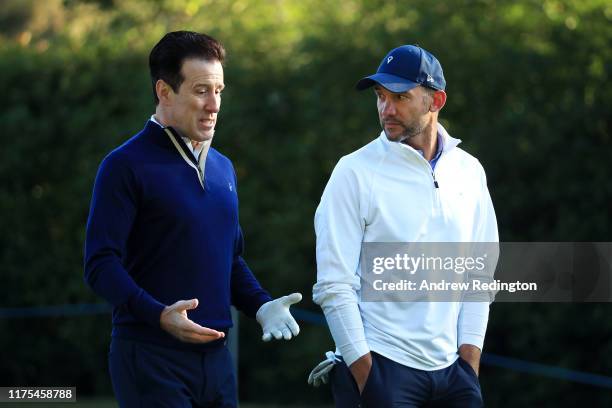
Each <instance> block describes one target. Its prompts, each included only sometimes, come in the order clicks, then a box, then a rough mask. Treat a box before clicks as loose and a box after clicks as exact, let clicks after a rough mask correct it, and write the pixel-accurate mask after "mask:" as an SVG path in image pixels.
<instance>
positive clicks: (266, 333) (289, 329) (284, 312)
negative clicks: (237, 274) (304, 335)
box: [255, 293, 302, 341]
mask: <svg viewBox="0 0 612 408" xmlns="http://www.w3.org/2000/svg"><path fill="white" fill-rule="evenodd" d="M300 300H302V294H301V293H292V294H290V295H287V296H283V297H281V298H278V299H274V300H271V301H269V302H266V303H264V304H263V305H261V307H260V308H259V310H258V311H257V314H256V315H255V318H256V319H257V321H258V322H259V324H260V325H261V328H262V329H263V336H262V337H261V339H262V340H263V341H270V340H272V337H274V338H275V339H276V340H280V339H285V340H291V337H292V336H297V335H298V333H299V332H300V326H298V324H297V322H296V321H295V319H294V318H293V316H291V313H290V312H289V306H291V305H293V304H294V303H297V302H299V301H300Z"/></svg>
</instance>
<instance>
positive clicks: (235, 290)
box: [230, 227, 272, 318]
mask: <svg viewBox="0 0 612 408" xmlns="http://www.w3.org/2000/svg"><path fill="white" fill-rule="evenodd" d="M243 251H244V238H243V236H242V229H241V228H240V227H238V232H237V235H236V246H235V252H234V261H233V264H232V277H231V283H230V286H231V295H232V304H233V305H234V306H236V308H237V309H238V310H240V311H242V312H244V313H245V314H246V315H247V316H249V317H251V318H255V314H256V313H257V311H258V310H259V308H260V307H261V305H263V304H264V303H266V302H269V301H270V300H272V298H271V297H270V295H269V294H268V292H266V291H265V290H264V289H263V288H262V287H261V285H260V284H259V282H258V281H257V278H255V275H253V272H251V269H249V267H248V265H247V263H246V261H245V260H244V259H243V258H242V253H243Z"/></svg>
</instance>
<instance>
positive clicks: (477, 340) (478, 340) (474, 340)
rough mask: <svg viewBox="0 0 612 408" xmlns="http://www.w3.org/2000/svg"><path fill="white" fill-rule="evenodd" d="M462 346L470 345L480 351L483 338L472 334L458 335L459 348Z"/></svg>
mask: <svg viewBox="0 0 612 408" xmlns="http://www.w3.org/2000/svg"><path fill="white" fill-rule="evenodd" d="M463 344H471V345H473V346H476V347H478V348H479V349H480V350H481V351H482V346H483V345H484V336H481V335H479V334H472V333H463V334H461V333H460V334H459V346H461V345H463Z"/></svg>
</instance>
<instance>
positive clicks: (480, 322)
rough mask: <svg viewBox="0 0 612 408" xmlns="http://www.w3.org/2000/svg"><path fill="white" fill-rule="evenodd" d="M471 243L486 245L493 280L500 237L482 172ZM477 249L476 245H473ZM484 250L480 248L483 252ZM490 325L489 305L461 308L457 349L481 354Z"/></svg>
mask: <svg viewBox="0 0 612 408" xmlns="http://www.w3.org/2000/svg"><path fill="white" fill-rule="evenodd" d="M473 242H475V243H478V242H481V243H486V244H485V247H486V248H487V250H488V251H490V252H493V253H492V254H491V258H490V259H489V266H488V268H487V271H488V272H489V273H491V276H488V277H486V278H488V279H490V278H492V273H493V271H494V269H495V266H496V265H497V259H498V256H499V246H498V243H499V236H498V231H497V219H496V217H495V210H494V208H493V202H492V201H491V195H490V194H489V190H488V188H487V181H486V176H485V173H484V170H483V169H482V168H481V198H480V201H479V211H478V219H477V221H476V226H475V233H474V238H473ZM476 246H478V245H476ZM482 247H483V246H481V248H482ZM483 295H484V297H488V294H487V293H478V294H476V296H479V298H482V296H483ZM488 321H489V301H470V302H463V303H462V304H461V310H460V312H459V321H458V344H457V345H458V346H461V345H462V344H472V345H474V346H476V347H478V348H479V349H481V350H482V348H483V344H484V338H485V333H486V331H487V323H488Z"/></svg>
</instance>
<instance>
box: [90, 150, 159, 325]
mask: <svg viewBox="0 0 612 408" xmlns="http://www.w3.org/2000/svg"><path fill="white" fill-rule="evenodd" d="M137 197H138V194H137V185H136V182H135V178H134V175H133V173H132V172H131V170H130V169H129V168H128V167H127V166H126V165H125V164H124V163H123V162H122V161H121V160H120V158H119V157H117V156H116V155H113V154H111V155H109V156H108V157H106V158H105V159H104V161H103V162H102V164H101V165H100V168H99V169H98V174H97V176H96V181H95V184H94V191H93V195H92V200H91V208H90V211H89V218H88V221H87V232H86V238H85V281H86V283H87V284H88V285H89V286H90V287H91V288H92V289H93V291H94V292H95V293H96V294H98V295H99V296H101V297H103V298H104V299H106V300H107V301H108V302H109V303H111V304H112V305H113V306H115V307H127V308H128V309H129V310H130V312H131V313H132V314H133V315H134V316H135V317H136V318H138V319H140V320H143V321H145V322H147V323H149V324H151V325H153V326H155V327H159V318H160V315H161V312H162V310H163V309H164V307H165V305H163V304H162V303H160V302H158V301H157V300H156V299H154V298H153V297H152V296H151V295H150V294H149V293H147V292H146V291H145V290H144V289H142V288H141V287H139V286H138V284H137V283H136V282H135V281H134V279H133V278H132V277H131V276H130V275H129V273H128V271H127V270H126V269H125V268H124V266H123V264H122V259H123V257H124V255H125V248H126V243H127V239H128V236H129V234H130V231H131V229H132V225H133V223H134V219H135V217H136V212H137V208H138V202H137Z"/></svg>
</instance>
